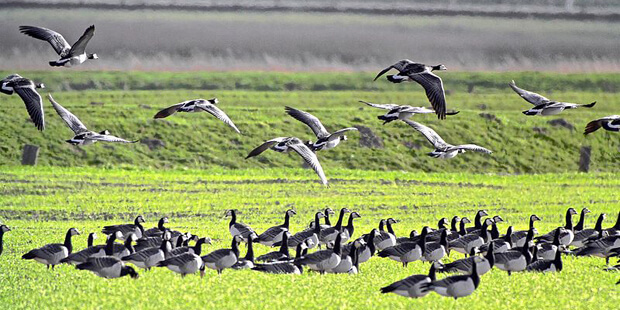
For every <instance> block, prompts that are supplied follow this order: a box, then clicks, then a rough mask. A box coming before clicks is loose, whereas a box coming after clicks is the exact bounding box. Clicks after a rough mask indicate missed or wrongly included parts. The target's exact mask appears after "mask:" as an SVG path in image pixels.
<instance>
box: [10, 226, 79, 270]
mask: <svg viewBox="0 0 620 310" xmlns="http://www.w3.org/2000/svg"><path fill="white" fill-rule="evenodd" d="M79 234H80V232H79V231H78V230H77V229H75V228H69V230H67V234H66V235H65V242H64V243H51V244H46V245H44V246H43V247H40V248H38V249H34V250H31V251H30V252H28V253H26V254H24V255H22V259H34V260H35V261H36V262H39V263H41V264H45V265H47V268H48V269H49V268H50V266H52V269H54V266H56V265H58V264H59V263H60V260H61V259H63V258H65V257H67V256H69V254H71V252H73V245H72V244H71V237H73V236H75V235H79Z"/></svg>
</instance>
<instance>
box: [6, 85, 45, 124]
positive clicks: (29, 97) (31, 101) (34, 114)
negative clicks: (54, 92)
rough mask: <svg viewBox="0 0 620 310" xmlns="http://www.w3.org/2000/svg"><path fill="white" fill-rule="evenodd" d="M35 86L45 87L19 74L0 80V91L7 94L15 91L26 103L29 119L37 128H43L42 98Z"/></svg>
mask: <svg viewBox="0 0 620 310" xmlns="http://www.w3.org/2000/svg"><path fill="white" fill-rule="evenodd" d="M37 88H45V85H43V84H41V83H35V82H33V81H32V80H29V79H27V78H23V77H21V76H20V75H19V74H11V75H9V76H7V77H5V78H4V79H2V80H0V92H1V93H3V94H7V95H12V94H13V93H17V95H18V96H19V97H20V98H21V99H22V101H23V102H24V104H25V105H26V110H27V111H28V115H30V119H31V120H32V122H33V123H34V125H35V126H36V127H37V129H39V130H41V131H42V130H44V129H45V115H44V114H43V99H41V95H39V93H38V92H37Z"/></svg>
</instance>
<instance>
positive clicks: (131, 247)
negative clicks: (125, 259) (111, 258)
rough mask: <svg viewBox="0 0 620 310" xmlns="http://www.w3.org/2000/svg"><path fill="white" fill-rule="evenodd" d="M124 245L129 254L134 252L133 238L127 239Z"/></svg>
mask: <svg viewBox="0 0 620 310" xmlns="http://www.w3.org/2000/svg"><path fill="white" fill-rule="evenodd" d="M124 245H125V248H126V249H127V250H129V253H133V252H134V249H133V245H131V238H129V237H127V240H125V243H124Z"/></svg>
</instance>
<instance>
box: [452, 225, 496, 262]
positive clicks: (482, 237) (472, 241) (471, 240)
mask: <svg viewBox="0 0 620 310" xmlns="http://www.w3.org/2000/svg"><path fill="white" fill-rule="evenodd" d="M492 223H493V220H491V219H486V220H485V221H484V223H483V224H482V228H481V229H480V230H479V231H478V232H474V233H470V234H467V235H465V236H462V237H460V238H458V239H456V240H452V241H450V243H449V244H448V246H449V247H450V249H451V250H455V251H457V252H459V253H463V254H465V256H467V255H468V254H469V253H470V252H471V249H472V248H479V247H481V246H482V245H483V244H486V243H487V242H488V241H489V234H488V233H487V228H488V227H489V225H491V224H492Z"/></svg>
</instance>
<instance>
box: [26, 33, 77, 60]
mask: <svg viewBox="0 0 620 310" xmlns="http://www.w3.org/2000/svg"><path fill="white" fill-rule="evenodd" d="M19 31H21V33H23V34H26V35H29V36H31V37H33V38H35V39H39V40H44V41H47V42H49V43H50V44H51V45H52V47H53V48H54V50H55V51H56V53H58V55H60V56H61V57H64V56H66V55H67V54H69V51H70V50H71V45H69V43H68V42H67V40H65V38H64V37H63V36H62V35H61V34H60V33H58V32H56V31H54V30H50V29H47V28H43V27H34V26H19Z"/></svg>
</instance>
